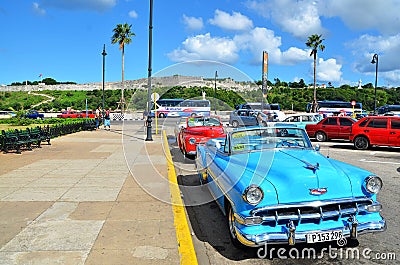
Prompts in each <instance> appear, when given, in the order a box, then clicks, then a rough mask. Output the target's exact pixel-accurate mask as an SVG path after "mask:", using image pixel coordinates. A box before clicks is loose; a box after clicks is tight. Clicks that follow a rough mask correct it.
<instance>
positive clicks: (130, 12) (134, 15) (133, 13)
mask: <svg viewBox="0 0 400 265" xmlns="http://www.w3.org/2000/svg"><path fill="white" fill-rule="evenodd" d="M128 15H129V17H131V18H137V17H138V14H137V13H136V11H135V10H131V11H129V13H128Z"/></svg>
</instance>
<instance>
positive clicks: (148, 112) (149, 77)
mask: <svg viewBox="0 0 400 265" xmlns="http://www.w3.org/2000/svg"><path fill="white" fill-rule="evenodd" d="M152 33H153V0H150V19H149V68H148V76H147V134H146V141H153V138H152V136H151V113H150V112H151V106H150V104H151V70H152V69H151V56H152V42H153V35H152Z"/></svg>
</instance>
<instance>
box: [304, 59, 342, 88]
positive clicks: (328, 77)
mask: <svg viewBox="0 0 400 265" xmlns="http://www.w3.org/2000/svg"><path fill="white" fill-rule="evenodd" d="M311 67H312V68H313V67H314V63H311ZM341 69H342V65H341V64H338V63H337V62H336V59H328V60H326V61H325V60H324V59H322V58H319V59H318V64H317V80H319V81H326V82H339V81H340V79H341V76H342V71H341Z"/></svg>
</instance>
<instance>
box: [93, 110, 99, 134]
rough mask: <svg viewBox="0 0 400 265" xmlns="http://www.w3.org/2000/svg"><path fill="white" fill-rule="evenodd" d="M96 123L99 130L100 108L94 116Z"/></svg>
mask: <svg viewBox="0 0 400 265" xmlns="http://www.w3.org/2000/svg"><path fill="white" fill-rule="evenodd" d="M94 121H95V122H96V130H97V129H99V126H100V106H98V107H97V109H96V113H95V115H94Z"/></svg>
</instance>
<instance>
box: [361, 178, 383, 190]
mask: <svg viewBox="0 0 400 265" xmlns="http://www.w3.org/2000/svg"><path fill="white" fill-rule="evenodd" d="M381 188H382V180H381V178H380V177H377V176H369V177H367V178H366V179H365V189H366V190H367V191H368V192H369V193H373V194H377V193H378V192H379V191H380V190H381Z"/></svg>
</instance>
